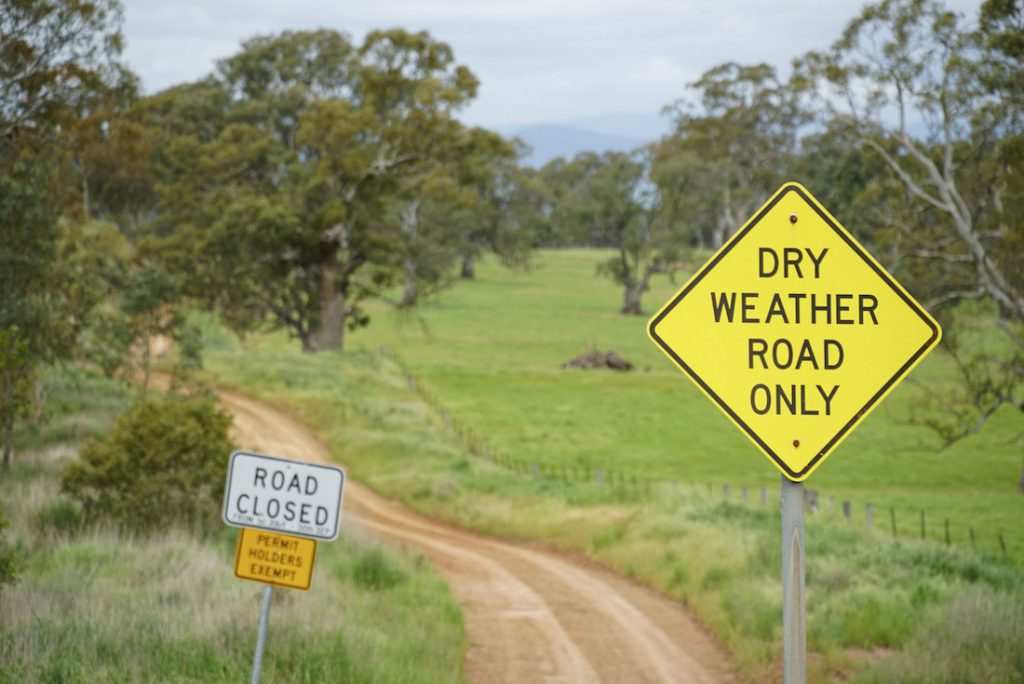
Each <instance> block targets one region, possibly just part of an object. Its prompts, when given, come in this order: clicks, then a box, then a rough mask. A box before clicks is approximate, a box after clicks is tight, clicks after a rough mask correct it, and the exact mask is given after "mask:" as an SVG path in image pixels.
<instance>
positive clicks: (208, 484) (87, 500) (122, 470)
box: [61, 396, 232, 533]
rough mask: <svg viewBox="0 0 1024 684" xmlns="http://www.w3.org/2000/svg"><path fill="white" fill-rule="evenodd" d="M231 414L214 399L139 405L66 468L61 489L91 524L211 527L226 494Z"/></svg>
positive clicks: (144, 530)
mask: <svg viewBox="0 0 1024 684" xmlns="http://www.w3.org/2000/svg"><path fill="white" fill-rule="evenodd" d="M230 425H231V418H230V417H229V416H228V415H227V414H225V413H224V412H222V411H221V410H220V409H218V408H217V406H216V405H215V404H214V402H213V400H212V399H211V398H210V397H206V396H193V397H185V398H171V399H166V400H162V401H153V402H148V403H144V404H139V405H136V406H135V407H133V408H132V409H130V410H129V411H128V412H127V413H125V414H124V415H122V416H121V417H120V418H119V419H118V420H117V422H116V424H115V425H114V428H113V429H112V430H111V431H110V433H109V434H108V435H107V436H106V438H104V439H103V441H93V442H90V443H88V444H87V445H86V447H85V448H84V449H83V450H82V455H81V459H80V460H79V461H78V462H76V463H73V464H71V465H70V466H68V467H67V468H66V469H65V471H64V472H63V474H62V477H61V488H62V490H63V491H64V492H65V493H66V494H68V495H69V496H70V497H71V498H72V499H74V500H76V501H77V502H79V503H80V504H81V505H82V511H83V514H84V516H85V520H86V522H94V521H96V520H99V519H105V520H110V521H112V522H114V523H115V524H117V525H118V526H119V527H121V528H122V529H124V530H130V531H134V532H142V533H147V532H152V531H155V530H159V529H166V528H169V527H172V526H175V525H179V526H185V527H187V528H190V529H194V530H197V531H200V532H206V531H208V530H209V529H211V528H212V527H213V526H214V525H216V524H217V521H218V517H219V511H220V507H221V503H222V500H223V497H224V481H225V475H226V472H227V458H228V454H229V453H230V452H231V449H232V446H231V442H230V440H229V439H228V435H227V431H228V427H229V426H230Z"/></svg>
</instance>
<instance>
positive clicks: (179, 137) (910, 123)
mask: <svg viewBox="0 0 1024 684" xmlns="http://www.w3.org/2000/svg"><path fill="white" fill-rule="evenodd" d="M121 14H122V12H121V7H120V5H119V3H118V2H117V1H116V0H94V1H92V2H85V3H82V2H71V1H70V0H12V1H11V2H5V3H4V4H3V5H2V8H0V82H2V85H3V87H2V89H0V98H2V99H0V145H2V147H0V233H2V240H0V422H2V430H3V434H4V463H7V462H9V457H10V450H11V435H12V430H13V424H14V421H15V420H16V418H17V417H18V416H19V415H22V414H24V413H25V412H26V411H30V410H31V407H32V406H33V405H35V404H36V403H37V402H36V399H35V397H34V396H33V395H34V393H38V392H37V390H36V389H34V388H36V386H37V384H36V383H35V382H34V380H33V378H34V374H35V372H36V369H38V368H39V367H40V364H45V363H50V362H52V361H55V360H58V359H65V358H69V357H72V356H84V357H86V358H88V359H89V360H91V361H92V362H94V363H95V364H97V365H99V366H100V367H101V368H103V369H105V370H106V371H107V372H110V373H115V372H125V369H129V372H131V373H134V372H135V371H134V370H133V367H135V366H138V367H141V369H142V376H143V377H144V378H147V377H148V367H149V359H148V353H149V351H148V350H149V348H150V344H149V341H150V340H151V339H152V338H153V337H155V336H158V335H159V336H162V337H170V338H173V339H175V340H177V342H178V344H179V348H180V349H181V350H182V351H183V352H184V353H183V354H181V355H180V358H181V359H182V360H181V364H183V365H184V366H189V365H195V364H196V363H198V358H199V346H198V333H197V331H195V330H194V329H191V328H190V327H189V324H188V321H187V317H186V316H185V315H184V314H183V312H184V311H185V310H187V308H189V307H195V306H199V307H202V308H206V309H209V310H212V311H215V312H217V313H218V314H219V315H220V316H221V317H222V318H223V320H225V321H226V322H227V323H228V324H229V325H230V326H231V327H232V328H233V329H235V330H237V331H247V330H254V329H263V328H267V327H277V328H284V329H286V330H287V331H289V332H290V333H291V334H292V335H293V336H294V337H295V338H297V339H298V340H299V342H300V343H301V345H302V346H303V348H304V349H306V350H309V351H319V350H328V349H341V348H343V346H344V344H345V339H346V332H347V331H350V330H354V329H356V328H359V327H360V326H363V325H366V324H367V323H368V322H369V318H368V316H367V313H366V310H365V308H364V304H365V302H366V301H367V300H368V299H370V298H380V299H387V300H389V301H391V302H392V303H393V304H395V305H396V306H399V307H411V306H414V305H415V304H416V303H417V302H418V301H420V300H421V299H422V298H423V297H425V296H429V295H431V294H434V293H437V292H439V291H441V290H443V289H444V288H445V287H447V286H449V285H451V284H452V283H453V282H455V281H457V280H458V279H459V278H470V277H472V276H473V273H474V263H475V260H477V259H478V258H480V256H481V255H483V254H485V253H487V254H490V253H493V254H496V255H498V257H500V258H501V259H502V260H503V261H504V262H505V263H507V264H509V265H519V264H525V263H527V262H528V259H529V254H530V250H531V249H533V248H536V247H551V246H583V245H586V246H594V247H602V248H608V249H610V250H612V253H613V256H612V258H610V259H609V260H608V261H607V263H605V264H604V265H603V266H602V268H601V273H602V274H604V275H606V276H608V277H611V278H613V279H614V280H615V281H616V282H617V283H619V284H620V285H621V286H622V288H623V302H622V307H621V308H622V311H623V312H624V313H629V314H638V313H640V312H641V311H642V308H643V307H642V297H643V294H644V292H645V291H646V290H647V289H648V286H649V284H650V281H651V278H652V277H654V276H655V275H657V274H673V273H675V272H677V271H681V270H685V269H687V268H690V267H692V266H693V265H694V263H695V258H694V256H693V250H694V249H695V248H697V249H700V248H706V249H712V248H715V247H717V246H719V245H721V244H722V242H723V241H724V240H725V239H726V238H727V237H728V236H729V235H730V233H731V232H732V231H734V230H735V229H736V228H737V227H738V226H739V225H740V224H741V223H742V222H743V221H744V220H745V219H746V218H747V217H748V216H749V215H750V214H751V213H752V212H753V211H754V210H755V209H756V207H757V206H758V205H759V204H760V203H761V202H763V201H764V199H765V198H767V197H768V196H769V195H770V193H771V192H772V191H774V190H775V189H776V188H777V187H778V186H779V185H781V183H782V182H784V181H785V180H789V179H795V180H800V181H802V182H804V183H805V184H806V185H807V186H809V187H810V188H811V189H812V191H813V192H815V193H816V194H817V195H818V196H819V197H820V198H821V199H822V200H823V201H824V203H825V205H826V206H828V207H829V208H830V209H831V210H832V211H833V212H834V213H835V214H836V215H837V216H838V217H839V218H840V220H841V221H842V222H843V223H844V224H845V225H847V227H849V228H850V229H851V230H853V231H854V232H855V233H857V234H858V236H859V237H860V238H862V239H863V240H864V241H865V242H867V243H868V244H869V245H870V246H871V248H872V250H873V251H874V253H875V254H876V255H878V256H879V257H880V258H881V259H882V261H883V262H885V263H886V264H887V265H888V266H889V267H890V268H891V269H892V270H894V271H896V272H897V274H898V276H899V277H900V279H901V280H903V281H904V282H906V283H908V284H909V285H910V286H911V287H912V289H913V290H914V291H915V293H916V294H918V295H919V296H920V297H921V298H922V299H923V300H924V301H925V302H926V303H927V304H929V305H933V306H939V307H941V306H944V305H945V306H948V305H952V304H954V303H956V302H959V301H961V300H964V299H974V300H983V301H985V302H988V303H990V304H991V305H993V306H994V307H995V309H996V310H997V317H998V319H999V320H1000V321H1002V322H1003V324H1004V329H1005V330H1006V332H1007V333H1008V334H1007V340H1009V343H1008V346H1007V345H1003V346H1001V347H1000V353H999V354H997V355H996V356H997V362H992V361H991V359H990V357H992V354H991V353H989V352H988V351H987V352H986V353H985V354H984V355H978V354H975V355H974V356H968V355H964V356H961V357H960V359H959V363H958V367H959V368H960V370H961V373H962V375H963V383H962V384H961V385H960V386H959V389H958V390H957V391H958V392H959V394H958V395H957V402H958V403H957V406H961V405H963V406H965V407H967V408H965V409H964V410H963V411H962V412H960V413H956V414H955V415H954V419H953V420H947V419H945V418H943V419H936V420H935V421H933V422H934V426H935V427H936V429H939V430H940V431H944V434H945V436H946V437H947V438H950V439H952V438H955V437H957V436H959V435H962V434H965V433H966V432H967V431H969V430H971V429H975V428H976V426H978V425H980V424H981V423H983V422H984V419H985V418H986V417H987V416H988V415H991V413H992V412H993V411H995V410H996V409H997V408H999V407H1000V406H1002V405H1004V404H1012V405H1014V406H1016V407H1018V408H1024V400H1022V398H1021V385H1022V382H1021V380H1022V376H1024V374H1022V373H1021V371H1020V368H1021V367H1024V363H1022V362H1021V355H1022V350H1024V342H1022V338H1024V335H1022V333H1021V325H1022V320H1024V264H1022V263H1021V262H1022V259H1021V255H1022V253H1024V252H1022V249H1021V247H1022V241H1024V223H1022V216H1024V211H1022V209H1024V181H1022V178H1021V175H1022V174H1021V170H1022V163H1021V161H1022V158H1024V138H1022V130H1021V125H1022V120H1021V113H1022V107H1021V104H1022V97H1024V86H1022V73H1024V65H1022V59H1024V6H1022V3H1021V2H1020V0H986V1H985V2H984V4H983V5H982V6H981V9H980V13H979V15H978V16H977V17H961V16H958V15H956V14H955V13H952V12H950V11H948V10H946V9H945V8H944V7H943V6H942V4H941V3H939V2H935V1H932V0H886V1H884V2H881V3H878V4H874V5H869V6H867V7H866V8H865V9H864V10H862V12H861V13H860V14H859V15H858V16H857V17H855V18H854V19H853V20H852V21H851V22H850V23H849V25H848V26H847V27H846V29H845V30H844V31H843V33H842V34H841V35H840V36H839V37H838V39H837V40H836V41H835V42H834V43H833V44H832V46H831V47H830V48H828V49H826V50H823V51H820V52H814V53H809V54H807V55H804V56H802V57H800V58H799V59H797V60H796V61H795V63H794V65H793V69H792V73H791V74H790V76H789V78H788V80H787V79H783V78H782V77H781V76H780V75H779V73H778V72H777V71H776V70H775V68H774V67H772V66H769V65H766V64H760V65H739V64H732V63H729V64H723V65H719V66H716V67H714V68H712V69H710V70H708V71H707V72H706V73H705V74H704V75H703V76H702V77H701V78H700V79H699V80H698V81H696V82H695V83H693V84H691V86H690V88H689V90H688V92H687V94H686V95H685V96H684V97H683V98H682V99H680V100H678V101H677V102H674V103H672V104H670V105H669V106H668V107H667V108H666V111H667V112H668V114H669V115H670V116H671V117H672V121H673V130H672V133H671V134H670V135H668V136H666V137H665V138H663V139H662V140H660V141H657V142H656V143H654V144H652V145H650V146H648V147H646V148H643V149H640V150H637V151H635V152H632V153H620V152H609V153H605V154H600V155H599V154H591V153H585V154H581V155H579V156H577V157H576V158H574V159H572V160H564V159H559V160H556V161H553V162H551V163H549V164H547V165H546V166H545V167H543V168H541V169H531V168H526V167H523V166H522V165H520V163H519V159H520V158H521V156H522V155H521V152H522V150H521V149H520V146H519V143H517V142H516V141H509V140H506V139H503V138H502V137H501V136H499V135H498V134H496V133H494V132H492V131H488V130H485V129H481V128H473V127H469V126H466V125H465V124H463V123H461V122H460V121H459V119H458V115H459V112H460V111H461V109H462V108H463V107H465V106H466V104H468V103H469V102H470V101H471V100H472V99H473V98H474V97H475V96H476V92H477V88H478V82H477V79H476V78H475V76H474V75H473V73H472V72H471V71H470V69H469V68H468V67H467V66H466V65H463V64H460V63H459V62H458V61H457V59H456V58H455V55H454V54H453V52H452V50H451V48H450V47H449V46H448V45H446V44H444V43H443V42H441V41H438V40H436V39H435V38H433V37H432V36H430V35H428V34H427V33H423V32H420V33H414V32H410V31H406V30H402V29H392V30H387V31H374V32H371V33H369V34H368V35H367V36H366V37H365V39H363V40H362V41H361V42H358V43H357V42H354V41H353V40H352V39H351V38H350V37H349V36H348V35H346V34H345V33H342V32H339V31H334V30H317V31H285V32H282V33H279V34H276V35H269V36H258V37H255V38H252V39H250V40H248V41H246V42H245V43H243V45H242V46H241V48H240V50H239V51H238V52H237V54H235V55H234V56H232V57H230V58H228V59H225V60H223V61H221V62H219V63H218V64H216V65H215V67H214V68H213V70H212V72H211V73H210V74H209V75H208V76H207V77H205V78H203V79H201V80H199V81H196V82H194V83H186V84H181V85H178V86H175V87H172V88H169V89H167V90H165V91H163V92H160V93H156V94H154V95H151V96H147V97H143V96H142V95H141V94H140V93H139V87H138V81H137V78H136V77H135V75H134V74H132V73H131V71H130V69H129V68H128V66H127V65H125V64H124V63H123V61H122V59H121V49H122V36H121V33H120V26H121V20H122V16H121ZM949 310H951V311H952V310H953V309H952V308H950V309H949ZM947 339H950V340H951V348H952V349H954V350H956V349H958V348H962V347H963V345H962V344H961V345H960V347H957V345H958V338H957V337H956V336H955V335H954V336H950V335H948V334H947ZM1007 349H1009V351H1007ZM986 359H988V360H986ZM145 384H146V383H145V382H143V388H144V387H145ZM143 391H144V390H143Z"/></svg>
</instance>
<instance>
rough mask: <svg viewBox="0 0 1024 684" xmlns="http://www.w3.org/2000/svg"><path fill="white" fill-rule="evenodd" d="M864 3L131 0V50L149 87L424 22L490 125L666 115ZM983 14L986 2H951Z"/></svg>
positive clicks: (821, 43) (783, 56) (789, 54)
mask: <svg viewBox="0 0 1024 684" xmlns="http://www.w3.org/2000/svg"><path fill="white" fill-rule="evenodd" d="M861 4H862V2H861V0H830V2H827V3H823V2H820V0H778V1H777V2H775V3H770V4H769V3H752V2H749V1H748V0H715V2H706V1H705V0H556V1H552V0H497V1H488V0H375V1H374V2H367V3H354V2H339V3H324V2H323V1H322V0H289V1H288V2H279V1H276V0H275V1H271V0H251V1H248V2H242V1H241V0H223V1H221V2H203V1H200V0H184V1H183V2H178V3H174V4H173V5H169V4H167V3H165V2H162V1H156V0H126V2H125V14H126V26H125V33H126V36H127V39H128V47H127V51H126V57H127V59H128V62H129V64H130V65H131V66H132V68H133V69H135V70H136V71H137V72H138V73H139V74H140V75H141V76H142V78H143V83H144V87H145V88H146V89H147V91H150V92H152V91H155V90H158V89H162V88H165V87H167V86H170V85H172V84H175V83H178V82H182V81H189V80H195V79H197V78H200V77H202V76H203V75H205V74H207V73H209V72H210V71H211V70H212V69H213V67H214V63H215V61H216V60H217V59H221V58H224V57H227V56H229V55H231V54H233V53H234V52H235V51H236V50H237V49H238V46H239V45H240V44H241V42H242V41H243V40H245V39H247V38H249V37H251V36H253V35H256V34H267V33H276V32H279V31H282V30H286V29H311V28H321V27H326V28H333V29H337V30H341V31H345V32H347V33H349V34H350V35H351V36H352V37H353V38H354V39H355V40H360V39H361V38H362V37H363V36H364V35H365V33H366V32H367V31H369V30H372V29H375V28H387V27H393V26H403V27H405V28H408V29H411V30H421V29H426V30H428V31H430V33H431V34H432V35H433V36H434V37H435V38H437V39H439V40H442V41H445V42H447V43H448V44H450V45H451V46H452V47H453V48H454V50H455V55H456V58H457V59H458V60H459V61H460V62H462V63H464V64H467V65H468V66H469V67H470V68H471V69H472V70H473V71H474V73H476V74H477V75H478V77H480V79H481V81H482V85H481V90H480V95H479V97H478V99H477V101H476V102H474V103H473V104H472V105H471V106H470V107H469V109H468V110H467V118H469V119H470V120H471V121H472V122H473V123H477V124H481V125H489V126H497V125H501V124H510V123H516V122H531V121H542V120H558V119H568V118H578V117H581V116H587V115H591V114H595V113H600V112H601V111H608V110H609V109H608V108H613V109H614V111H637V112H641V111H645V112H656V111H658V110H659V109H660V108H661V107H662V106H663V105H665V104H668V103H669V102H671V101H673V100H675V99H677V98H679V97H680V96H682V95H683V93H684V89H685V84H686V83H688V82H691V81H693V80H694V79H696V78H697V77H698V76H699V75H700V74H701V73H702V72H703V71H705V70H706V69H708V68H710V67H712V66H714V65H716V64H719V63H721V62H724V61H736V62H740V63H753V62H768V63H770V64H774V65H776V66H777V67H779V68H780V69H781V70H783V71H785V70H786V68H787V65H788V64H789V62H790V60H791V59H792V58H793V57H795V56H797V55H799V54H801V53H803V52H805V51H807V50H810V49H823V48H825V47H827V46H828V45H829V44H830V43H831V42H832V41H833V40H835V38H836V37H837V36H838V35H839V32H840V31H841V30H842V28H843V26H845V24H846V23H847V22H848V21H849V20H850V19H851V18H852V17H853V16H854V15H855V14H856V13H857V12H858V11H859V9H860V7H861ZM951 4H952V6H954V7H955V8H957V9H960V10H963V11H965V12H967V13H968V14H971V15H973V14H976V12H977V6H978V4H979V1H978V0H954V1H953V2H952V3H951Z"/></svg>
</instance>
